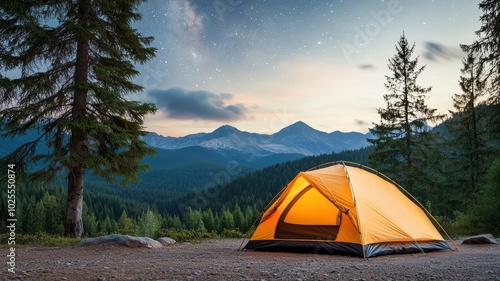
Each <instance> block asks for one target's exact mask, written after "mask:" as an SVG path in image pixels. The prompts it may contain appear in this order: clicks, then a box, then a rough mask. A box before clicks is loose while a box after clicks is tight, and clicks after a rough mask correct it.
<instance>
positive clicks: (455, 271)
mask: <svg viewBox="0 0 500 281" xmlns="http://www.w3.org/2000/svg"><path fill="white" fill-rule="evenodd" d="M241 242H242V240H241V239H238V240H209V241H204V242H202V243H198V244H191V243H179V244H175V245H173V246H170V247H163V248H160V249H145V248H127V247H123V246H106V245H104V246H87V247H77V246H74V247H63V248H50V247H27V248H20V249H18V250H17V257H18V259H17V261H18V262H17V264H16V272H17V273H16V274H10V273H8V272H7V271H6V269H5V270H4V272H2V274H0V276H2V278H0V279H1V280H92V281H97V280H99V281H109V280H169V281H171V280H231V281H232V280H259V281H260V280H384V281H386V280H497V281H500V263H499V262H498V261H500V244H488V245H462V244H461V241H456V243H457V245H458V247H459V251H458V252H457V251H450V250H445V251H436V252H430V253H426V255H423V254H421V253H414V254H404V255H397V254H396V255H386V256H379V257H372V258H369V259H366V260H365V259H363V258H359V257H351V256H338V255H315V254H296V253H278V252H258V251H238V248H239V246H240V244H241Z"/></svg>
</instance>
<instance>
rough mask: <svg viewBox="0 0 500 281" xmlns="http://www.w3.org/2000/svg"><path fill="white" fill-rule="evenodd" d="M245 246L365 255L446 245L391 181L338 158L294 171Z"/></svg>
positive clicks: (261, 248)
mask: <svg viewBox="0 0 500 281" xmlns="http://www.w3.org/2000/svg"><path fill="white" fill-rule="evenodd" d="M244 249H254V250H270V251H276V250H277V251H308V252H321V253H330V254H351V255H357V256H360V257H365V258H366V257H371V256H376V255H382V254H394V253H408V252H419V251H421V252H424V251H433V250H444V249H450V247H449V246H448V244H447V243H446V242H445V241H444V239H443V237H442V236H441V234H440V233H439V232H438V231H437V229H436V228H435V227H434V225H433V224H432V222H431V221H430V220H429V218H428V217H427V215H426V213H425V212H424V210H423V209H422V208H420V207H419V206H418V205H416V204H415V203H414V202H412V201H411V200H410V199H409V198H408V197H406V196H405V195H404V194H403V193H402V192H401V191H400V190H399V189H398V186H397V184H395V183H394V182H393V181H392V180H390V179H388V178H386V177H384V176H382V175H381V174H380V173H378V172H376V171H374V170H372V169H369V168H367V167H365V166H362V165H359V164H356V163H350V162H343V161H339V162H334V163H332V165H331V166H327V167H324V168H319V169H316V170H309V171H306V172H300V173H299V174H297V176H296V177H295V178H294V179H293V180H292V181H291V182H290V183H289V184H288V185H287V186H286V187H285V188H284V189H283V190H282V191H281V194H280V195H279V197H278V198H277V199H276V201H274V202H272V203H271V204H270V205H268V208H267V209H266V210H265V211H264V213H263V214H262V218H261V220H260V223H259V225H258V226H257V228H256V230H255V232H254V234H253V235H252V237H251V238H250V240H249V241H248V243H247V244H246V246H245V247H244Z"/></svg>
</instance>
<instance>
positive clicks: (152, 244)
mask: <svg viewBox="0 0 500 281" xmlns="http://www.w3.org/2000/svg"><path fill="white" fill-rule="evenodd" d="M100 244H114V245H123V246H127V247H131V248H150V249H151V248H161V247H163V245H162V244H161V243H160V242H158V241H156V240H153V239H151V238H149V237H135V236H128V235H120V234H109V235H106V236H101V237H95V238H86V239H83V240H81V241H80V243H78V246H91V245H100Z"/></svg>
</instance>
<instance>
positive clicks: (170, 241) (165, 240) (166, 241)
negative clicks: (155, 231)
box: [158, 237, 176, 246]
mask: <svg viewBox="0 0 500 281" xmlns="http://www.w3.org/2000/svg"><path fill="white" fill-rule="evenodd" d="M158 242H160V243H161V244H162V245H163V246H172V245H174V244H175V242H176V241H175V240H174V239H172V238H170V237H161V238H158Z"/></svg>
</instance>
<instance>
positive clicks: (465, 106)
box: [447, 53, 487, 199]
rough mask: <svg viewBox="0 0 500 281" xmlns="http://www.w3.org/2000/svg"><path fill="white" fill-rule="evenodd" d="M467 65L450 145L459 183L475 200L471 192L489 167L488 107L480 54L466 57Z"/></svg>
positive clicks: (455, 99) (451, 124)
mask: <svg viewBox="0 0 500 281" xmlns="http://www.w3.org/2000/svg"><path fill="white" fill-rule="evenodd" d="M463 64H464V67H463V68H462V69H461V73H462V76H460V87H461V89H462V91H463V93H462V94H455V95H454V97H453V107H454V108H455V111H450V113H452V114H453V118H452V119H451V120H450V121H449V122H447V127H448V130H449V132H450V134H451V136H452V139H451V141H450V145H451V148H452V151H453V156H454V158H455V161H453V163H454V164H453V166H454V169H456V173H455V174H454V176H453V177H454V178H455V180H456V181H455V182H456V184H457V185H459V186H462V188H461V189H460V190H461V191H462V193H463V194H462V195H463V196H464V198H467V199H471V195H472V194H474V193H475V192H477V191H478V184H479V183H480V182H481V177H482V174H484V171H485V170H486V169H487V167H485V165H484V164H485V162H486V159H485V157H486V149H485V136H484V130H483V129H482V128H481V123H480V121H481V119H482V115H483V112H484V106H483V107H479V106H480V104H481V103H482V102H484V101H483V100H482V99H481V97H482V96H484V94H485V93H484V86H485V84H484V80H482V78H481V77H482V74H483V73H482V72H483V68H482V65H481V64H479V63H478V62H477V59H476V57H475V56H474V55H473V54H472V53H469V54H468V56H467V58H465V59H464V60H463Z"/></svg>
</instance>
